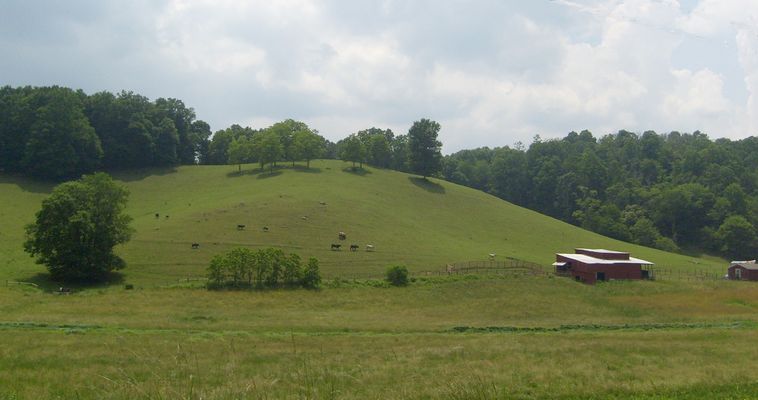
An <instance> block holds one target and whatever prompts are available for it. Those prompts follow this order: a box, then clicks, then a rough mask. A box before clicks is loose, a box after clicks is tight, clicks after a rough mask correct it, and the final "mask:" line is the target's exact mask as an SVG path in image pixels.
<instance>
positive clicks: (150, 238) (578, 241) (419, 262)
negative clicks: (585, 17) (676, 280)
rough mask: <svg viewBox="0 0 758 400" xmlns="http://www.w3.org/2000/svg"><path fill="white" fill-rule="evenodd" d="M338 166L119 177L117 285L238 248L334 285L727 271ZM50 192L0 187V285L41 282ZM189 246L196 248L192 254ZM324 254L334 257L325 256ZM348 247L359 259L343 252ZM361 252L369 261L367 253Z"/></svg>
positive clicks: (455, 188)
mask: <svg viewBox="0 0 758 400" xmlns="http://www.w3.org/2000/svg"><path fill="white" fill-rule="evenodd" d="M347 165H348V164H345V163H342V162H340V161H329V160H321V161H314V162H312V163H311V168H310V169H306V168H303V167H299V166H298V167H296V168H291V167H287V168H280V169H277V170H275V172H274V174H270V173H268V171H261V170H259V169H258V168H257V166H254V165H243V166H242V167H243V168H242V172H237V167H236V166H183V167H179V168H177V169H176V170H149V171H137V172H129V173H116V174H115V175H114V177H115V178H116V179H117V180H118V181H120V182H122V183H123V184H124V185H126V186H127V187H128V189H129V190H130V192H131V196H130V199H129V205H128V208H127V212H128V213H129V214H130V215H131V216H133V217H134V223H133V226H134V228H135V229H136V233H135V235H134V237H133V239H132V240H131V241H130V242H129V243H127V244H126V245H124V246H122V247H120V248H119V249H118V252H119V254H120V255H121V256H122V257H123V258H124V259H125V260H126V262H127V264H128V267H127V269H125V270H124V271H123V272H122V278H123V280H124V281H128V282H131V283H135V284H138V285H143V286H150V285H165V284H170V283H172V282H176V281H177V280H178V279H181V278H186V277H196V276H201V275H203V274H204V270H205V268H206V266H207V264H208V261H209V260H210V258H211V257H212V256H213V255H215V254H219V253H222V252H226V251H228V250H230V249H232V248H234V247H236V246H246V247H251V248H262V247H269V246H275V247H281V248H282V249H283V250H284V251H286V252H297V253H299V254H300V255H301V256H303V257H317V258H319V260H320V261H321V267H322V271H323V272H324V273H325V274H326V275H332V276H335V275H346V276H350V275H351V274H381V273H382V272H383V271H384V269H385V268H386V267H387V266H388V265H395V264H405V265H407V266H408V268H409V269H410V270H411V272H413V271H426V270H440V269H443V268H444V266H445V265H446V264H448V263H452V262H459V261H470V260H486V259H487V257H488V255H489V254H490V253H495V254H496V257H497V259H499V260H504V259H507V258H509V257H510V258H515V259H520V260H526V261H530V262H535V263H540V264H543V265H549V264H550V263H551V262H552V261H553V257H554V253H555V252H570V251H572V250H573V248H574V247H604V248H610V249H618V250H627V251H631V252H632V254H633V255H634V256H636V257H640V258H644V259H648V260H650V261H653V262H655V263H656V264H657V265H659V266H664V267H666V268H669V269H673V270H677V269H684V270H692V269H701V270H708V271H721V270H722V269H723V268H724V261H723V260H720V259H715V258H710V257H700V258H696V257H688V256H682V255H677V254H671V253H665V252H662V251H658V250H655V249H650V248H644V247H640V246H635V245H631V244H627V243H622V242H618V241H616V240H612V239H608V238H605V237H602V236H600V235H597V234H594V233H591V232H588V231H585V230H582V229H580V228H577V227H574V226H572V225H569V224H566V223H563V222H560V221H558V220H555V219H553V218H550V217H546V216H543V215H540V214H538V213H535V212H533V211H530V210H526V209H523V208H521V207H517V206H515V205H512V204H510V203H507V202H505V201H502V200H499V199H497V198H495V197H493V196H489V195H487V194H484V193H482V192H479V191H476V190H472V189H469V188H465V187H462V186H459V185H455V184H451V183H448V182H444V181H439V180H435V179H430V180H429V181H423V180H421V179H420V178H418V177H415V176H412V175H408V174H403V173H399V172H395V171H389V170H381V169H374V168H369V167H366V168H365V169H364V170H363V173H355V172H354V171H352V170H351V169H350V168H348V167H347ZM51 189H52V185H49V184H39V183H35V182H31V181H28V180H26V179H23V178H15V177H10V176H2V179H0V210H2V211H0V213H2V215H0V216H1V217H2V218H3V222H4V224H3V227H2V231H1V232H0V234H1V235H2V237H1V239H2V240H0V255H2V260H3V262H0V279H12V280H33V281H39V280H40V279H43V277H40V275H39V274H44V268H43V267H41V266H38V265H35V264H34V263H33V260H32V259H31V258H29V257H28V256H27V255H26V254H24V253H23V250H22V248H21V244H22V242H23V227H24V225H25V224H27V223H29V222H31V221H32V220H33V218H34V213H35V212H36V211H37V210H38V209H39V206H40V204H41V201H42V200H43V199H44V198H45V196H46V195H47V194H49V192H50V190H51ZM156 214H158V218H156ZM237 225H245V229H244V230H239V229H237ZM264 227H267V228H268V230H267V231H264ZM338 232H345V233H346V234H347V238H346V240H344V241H340V240H339V239H338V237H337V233H338ZM193 243H198V244H199V248H198V249H192V248H191V247H192V246H191V245H192V244H193ZM332 243H342V244H343V246H342V249H341V250H340V251H332V250H330V248H331V244H332ZM350 244H358V245H359V246H360V247H359V251H355V252H350V251H349V250H348V248H349V246H350ZM367 244H372V245H374V247H375V251H373V252H367V251H365V246H366V245H367Z"/></svg>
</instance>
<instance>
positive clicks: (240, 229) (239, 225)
mask: <svg viewBox="0 0 758 400" xmlns="http://www.w3.org/2000/svg"><path fill="white" fill-rule="evenodd" d="M237 230H238V231H243V230H245V225H243V224H238V225H237Z"/></svg>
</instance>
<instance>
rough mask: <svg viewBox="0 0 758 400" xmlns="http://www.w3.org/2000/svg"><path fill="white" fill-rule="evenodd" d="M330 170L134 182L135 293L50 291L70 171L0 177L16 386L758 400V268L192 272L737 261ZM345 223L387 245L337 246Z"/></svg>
mask: <svg viewBox="0 0 758 400" xmlns="http://www.w3.org/2000/svg"><path fill="white" fill-rule="evenodd" d="M312 165H313V167H314V169H313V170H312V171H306V170H304V169H290V168H286V169H281V170H279V171H277V172H276V174H274V175H273V176H271V175H268V174H260V173H258V171H257V170H256V169H254V167H252V166H246V167H245V168H244V169H243V173H242V174H237V173H235V171H236V167H231V166H219V167H181V168H179V169H177V170H176V171H144V172H143V173H136V172H135V173H130V174H120V175H118V176H117V179H118V180H119V181H120V182H122V183H124V184H125V185H126V186H127V187H128V188H129V190H130V191H131V197H130V202H129V206H128V212H129V214H131V215H132V216H133V217H134V227H135V229H136V234H135V236H134V238H133V239H132V241H131V242H129V243H128V244H127V245H126V246H123V247H122V248H119V249H118V251H119V252H120V254H121V255H122V256H123V257H124V258H125V259H126V261H127V263H128V267H127V268H126V269H125V270H124V271H123V273H122V281H123V282H127V283H133V284H135V286H136V287H135V289H134V290H124V288H123V284H122V283H123V282H121V283H119V284H112V285H110V286H98V287H92V288H85V289H82V290H80V291H77V292H76V293H75V294H73V295H70V296H65V295H55V294H52V293H50V292H49V291H46V290H44V288H46V287H47V288H49V287H51V286H52V285H53V284H52V283H50V282H47V280H46V277H45V274H44V271H45V270H44V268H43V267H41V266H39V265H35V264H34V263H33V260H31V259H30V258H29V257H28V256H27V255H25V254H24V253H23V251H22V249H21V243H22V241H23V226H24V224H26V223H28V222H30V221H32V219H33V216H34V212H35V211H36V210H37V209H38V208H39V205H40V202H41V201H42V199H44V197H45V196H46V195H47V194H48V193H49V192H50V190H51V185H45V184H39V183H34V182H31V181H28V180H23V179H17V178H13V177H8V176H0V218H1V219H2V222H3V223H2V226H0V257H1V258H0V400H10V399H14V400H15V399H37V398H60V399H69V398H82V399H134V398H151V399H176V398H181V399H240V398H253V399H269V398H302V399H364V398H369V399H387V398H418V399H437V398H443V399H491V398H503V399H509V398H524V399H527V398H561V399H605V398H618V399H621V398H624V399H626V398H633V399H703V398H708V399H752V398H758V369H756V368H755V360H756V359H758V346H754V345H752V344H753V343H755V342H756V340H758V286H756V285H753V284H751V283H748V282H727V281H720V280H706V281H681V280H675V279H674V280H658V281H637V282H632V281H629V282H609V283H604V284H600V285H596V286H587V285H583V284H579V283H576V282H573V281H572V280H570V279H565V278H557V277H553V276H551V275H549V274H545V275H534V276H533V275H524V276H474V275H460V276H449V277H422V276H418V277H417V278H416V279H415V280H414V282H413V283H412V284H411V285H410V286H409V287H406V288H389V287H377V286H381V285H378V284H377V282H375V281H366V280H360V279H358V280H355V279H336V278H335V279H332V278H327V279H326V280H325V282H324V285H323V288H322V289H321V290H318V291H307V290H272V291H259V292H234V291H220V292H215V291H207V290H205V289H203V288H202V287H201V285H202V283H201V282H180V281H179V280H180V279H181V278H186V277H188V276H190V277H192V276H201V275H202V274H203V273H204V269H205V266H206V264H207V261H208V260H209V259H210V257H212V256H213V255H214V254H217V253H220V252H224V251H226V250H228V249H231V248H233V247H234V246H249V247H252V248H258V247H266V246H279V247H283V248H284V249H285V251H295V252H298V253H299V254H300V255H301V256H304V257H309V256H315V257H318V258H319V259H320V260H321V265H322V272H323V273H324V274H325V275H327V276H330V277H334V276H343V277H350V276H353V275H356V274H375V275H381V273H382V272H383V271H384V269H385V268H386V267H387V266H388V265H391V264H398V263H402V264H406V265H408V267H409V268H410V269H411V271H426V270H439V269H441V268H442V267H443V266H444V265H445V264H446V263H451V262H458V261H469V260H483V259H486V257H487V254H489V253H493V252H494V253H497V257H498V258H499V259H505V258H506V257H513V258H517V259H522V260H526V261H531V262H536V263H540V264H543V265H547V264H549V263H551V262H552V261H553V259H554V253H555V252H564V251H571V250H572V248H574V247H605V248H610V249H617V250H628V251H631V252H632V254H633V255H635V256H638V257H641V258H645V259H649V260H651V261H653V262H655V263H656V264H658V265H659V266H661V267H665V268H669V269H672V270H675V271H692V270H708V271H711V272H714V273H722V272H723V271H724V269H725V262H724V260H720V259H717V258H712V257H700V258H693V257H686V256H682V255H676V254H670V253H664V252H660V251H657V250H653V249H647V248H642V247H638V246H633V245H629V244H625V243H620V242H617V241H614V240H611V239H608V238H604V237H601V236H598V235H595V234H593V233H590V232H587V231H584V230H581V229H578V228H576V227H573V226H570V225H567V224H564V223H562V222H559V221H557V220H554V219H552V218H548V217H545V216H542V215H539V214H537V213H534V212H531V211H529V210H525V209H522V208H519V207H516V206H513V205H511V204H508V203H506V202H503V201H501V200H498V199H496V198H494V197H491V196H488V195H486V194H483V193H481V192H477V191H474V190H471V189H468V188H464V187H461V186H457V185H453V184H450V183H447V182H440V181H436V180H432V181H431V183H425V182H422V181H419V180H417V179H414V177H412V176H408V175H406V174H401V173H397V172H392V171H385V170H376V169H370V168H368V169H366V171H365V172H364V173H362V174H356V173H353V172H350V171H346V170H345V168H346V166H347V165H346V164H343V163H341V162H336V161H319V162H315V163H312ZM321 202H325V203H326V204H325V205H322V204H321ZM156 212H157V213H160V214H161V218H159V219H156V218H155V216H154V214H155V213H156ZM165 215H169V217H168V218H165V217H164V216H165ZM303 216H306V217H307V218H306V219H303V218H302V217H303ZM237 224H245V225H246V226H247V229H245V230H241V231H240V230H237V229H236V226H237ZM263 226H268V227H269V232H263V231H262V227H263ZM339 231H344V232H346V233H347V235H348V239H347V240H346V242H345V243H347V244H350V243H358V244H361V246H364V245H365V244H368V243H371V244H373V245H374V246H375V247H376V251H375V252H365V251H359V252H355V253H352V252H349V251H346V250H343V251H340V252H333V251H330V250H329V245H330V244H331V243H333V242H337V241H338V240H337V232H339ZM193 242H198V243H200V249H199V250H191V249H190V244H191V243H193ZM5 280H11V281H17V280H20V281H31V282H36V283H39V284H41V285H42V289H38V288H33V287H29V286H22V285H15V284H12V283H11V284H4V281H5Z"/></svg>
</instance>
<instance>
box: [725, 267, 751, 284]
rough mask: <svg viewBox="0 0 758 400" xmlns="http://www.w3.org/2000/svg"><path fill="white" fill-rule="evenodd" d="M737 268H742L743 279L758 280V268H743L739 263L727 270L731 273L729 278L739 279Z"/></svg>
mask: <svg viewBox="0 0 758 400" xmlns="http://www.w3.org/2000/svg"><path fill="white" fill-rule="evenodd" d="M737 269H741V270H742V280H743V281H758V271H757V270H750V269H747V268H743V267H741V266H739V265H735V266H732V267H729V269H728V270H727V274H728V275H729V279H737V273H736V272H735V271H736V270H737Z"/></svg>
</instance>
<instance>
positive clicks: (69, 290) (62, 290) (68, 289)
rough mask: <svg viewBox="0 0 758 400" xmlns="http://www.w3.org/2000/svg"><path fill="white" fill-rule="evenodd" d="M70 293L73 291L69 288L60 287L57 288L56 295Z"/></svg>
mask: <svg viewBox="0 0 758 400" xmlns="http://www.w3.org/2000/svg"><path fill="white" fill-rule="evenodd" d="M71 293H73V290H71V288H67V287H62V286H61V287H59V288H58V294H71Z"/></svg>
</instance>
